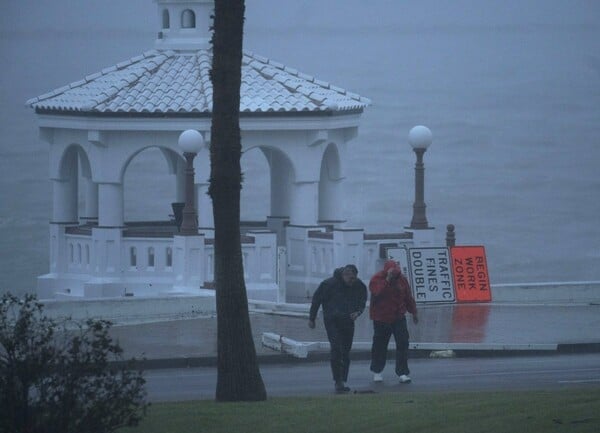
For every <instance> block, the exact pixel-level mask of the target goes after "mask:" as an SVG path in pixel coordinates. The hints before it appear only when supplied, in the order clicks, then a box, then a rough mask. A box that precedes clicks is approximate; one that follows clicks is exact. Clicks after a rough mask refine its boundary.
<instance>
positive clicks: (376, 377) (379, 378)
mask: <svg viewBox="0 0 600 433" xmlns="http://www.w3.org/2000/svg"><path fill="white" fill-rule="evenodd" d="M373 382H383V375H382V374H381V373H375V374H374V375H373Z"/></svg>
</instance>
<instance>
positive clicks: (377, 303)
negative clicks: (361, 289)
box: [369, 260, 419, 383]
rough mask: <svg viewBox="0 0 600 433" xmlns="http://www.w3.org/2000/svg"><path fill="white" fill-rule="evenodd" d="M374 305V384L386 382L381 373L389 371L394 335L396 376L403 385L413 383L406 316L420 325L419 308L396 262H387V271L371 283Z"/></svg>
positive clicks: (372, 360) (372, 318)
mask: <svg viewBox="0 0 600 433" xmlns="http://www.w3.org/2000/svg"><path fill="white" fill-rule="evenodd" d="M369 291H370V292H371V304H370V307H369V313H370V316H371V320H373V346H372V347H371V371H372V372H373V373H374V375H373V381H375V382H381V381H383V376H382V375H381V372H382V371H383V368H384V367H385V362H386V355H387V348H388V343H389V341H390V337H391V336H392V334H393V335H394V340H396V375H398V377H399V380H400V383H409V382H410V381H411V379H410V376H409V373H410V370H409V369H408V338H409V335H408V329H407V327H406V317H405V314H406V312H409V313H410V314H411V315H412V319H413V322H414V323H415V324H416V323H418V322H419V318H418V316H417V304H416V302H415V299H414V297H413V295H412V291H411V289H410V285H409V284H408V280H407V279H406V277H405V276H404V275H402V271H401V270H400V266H399V265H398V263H396V262H395V261H394V260H387V261H386V262H385V264H384V265H383V270H382V271H379V272H377V273H376V274H375V275H373V277H372V278H371V281H370V282H369Z"/></svg>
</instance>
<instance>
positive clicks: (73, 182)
mask: <svg viewBox="0 0 600 433" xmlns="http://www.w3.org/2000/svg"><path fill="white" fill-rule="evenodd" d="M52 201H53V203H52V222H55V223H71V224H74V223H77V176H72V177H70V178H67V179H52Z"/></svg>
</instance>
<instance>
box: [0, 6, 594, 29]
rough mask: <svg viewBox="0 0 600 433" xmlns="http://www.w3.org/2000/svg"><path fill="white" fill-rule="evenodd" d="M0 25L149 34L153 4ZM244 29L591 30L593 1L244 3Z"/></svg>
mask: <svg viewBox="0 0 600 433" xmlns="http://www.w3.org/2000/svg"><path fill="white" fill-rule="evenodd" d="M2 5H3V6H2V9H3V11H2V14H0V23H1V25H2V30H1V31H0V34H1V33H3V32H5V31H10V30H14V29H19V30H20V31H27V30H30V29H36V30H54V31H56V30H67V29H70V30H75V31H81V30H84V29H91V30H93V29H133V30H148V31H154V30H155V28H156V21H155V20H156V12H155V11H156V5H155V3H154V1H153V0H2ZM246 17H247V24H246V26H247V29H248V30H252V29H254V28H281V27H288V26H303V27H306V28H314V27H334V28H335V27H337V26H343V27H346V26H350V27H352V26H357V27H361V28H362V27H372V26H380V25H383V26H390V25H398V24H401V25H408V26H420V25H422V26H427V25H428V21H429V20H431V21H434V22H439V19H440V18H441V17H445V19H447V20H448V22H449V23H452V24H456V23H463V24H465V25H479V24H482V25H485V24H488V23H494V25H503V26H504V25H511V24H515V23H519V24H522V23H527V24H532V25H544V24H548V23H556V22H557V19H558V18H559V19H560V21H561V22H563V23H564V24H565V25H574V24H575V25H585V26H589V25H596V24H597V22H598V19H599V18H600V1H598V0H452V1H448V0H369V1H365V0H298V1H294V0H246Z"/></svg>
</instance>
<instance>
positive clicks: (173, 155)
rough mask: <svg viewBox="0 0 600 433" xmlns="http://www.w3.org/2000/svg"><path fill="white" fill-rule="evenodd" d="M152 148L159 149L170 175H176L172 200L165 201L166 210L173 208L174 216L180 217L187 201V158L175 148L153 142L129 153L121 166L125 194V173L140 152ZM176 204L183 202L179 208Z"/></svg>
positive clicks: (121, 179) (121, 178)
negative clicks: (185, 175)
mask: <svg viewBox="0 0 600 433" xmlns="http://www.w3.org/2000/svg"><path fill="white" fill-rule="evenodd" d="M151 150H156V151H159V152H160V154H161V155H162V157H163V159H164V161H165V163H166V169H167V173H168V174H169V175H173V176H175V182H174V184H175V188H174V191H173V193H172V195H171V200H170V201H169V202H167V203H165V210H168V209H171V210H172V211H173V212H174V213H175V214H174V215H173V217H176V218H179V217H180V215H178V214H177V212H178V211H180V210H181V209H183V202H184V201H185V198H184V196H185V194H184V193H185V191H184V189H185V177H184V169H185V160H184V158H183V156H182V155H180V154H179V153H178V152H176V151H174V150H173V149H170V148H168V147H166V146H161V145H155V144H151V145H146V146H141V147H139V148H137V149H135V151H133V152H132V153H131V154H129V155H128V156H127V157H126V159H125V160H124V161H123V165H122V167H121V170H120V176H119V177H120V181H121V183H122V184H123V188H124V195H125V186H126V185H125V175H126V174H127V170H128V169H129V167H130V164H131V163H132V162H133V160H135V158H136V157H138V156H139V155H140V154H142V153H144V152H148V151H151ZM176 204H181V207H180V208H178V206H177V205H176ZM176 209H177V210H176ZM125 216H126V215H125V210H124V214H123V220H124V221H125V220H126V218H125Z"/></svg>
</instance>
